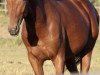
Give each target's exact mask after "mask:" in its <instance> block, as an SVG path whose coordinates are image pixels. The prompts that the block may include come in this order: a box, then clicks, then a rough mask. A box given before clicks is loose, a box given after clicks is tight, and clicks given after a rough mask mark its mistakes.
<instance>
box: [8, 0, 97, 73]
mask: <svg viewBox="0 0 100 75" xmlns="http://www.w3.org/2000/svg"><path fill="white" fill-rule="evenodd" d="M84 1H86V2H84ZM84 1H83V2H82V0H76V1H75V0H7V8H8V15H9V18H10V25H9V26H8V31H9V33H10V34H11V35H12V36H14V35H18V33H19V29H20V24H21V23H22V20H23V19H24V22H23V27H22V40H23V42H24V44H25V46H26V48H27V51H28V58H29V61H30V64H31V65H32V68H33V70H34V72H35V74H36V75H44V72H43V63H44V61H45V60H51V61H52V62H53V64H54V67H55V70H56V75H61V74H63V73H64V66H65V65H66V66H67V68H68V70H69V71H70V72H78V70H77V66H76V62H77V61H81V70H82V72H88V70H89V66H90V61H91V54H92V49H93V47H94V45H95V42H96V39H97V36H98V32H99V29H98V14H97V12H96V10H95V8H94V7H93V6H92V5H91V4H90V2H89V1H87V0H84Z"/></svg>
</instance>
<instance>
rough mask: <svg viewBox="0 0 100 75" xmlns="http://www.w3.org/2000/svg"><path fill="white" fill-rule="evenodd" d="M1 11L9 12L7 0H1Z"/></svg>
mask: <svg viewBox="0 0 100 75" xmlns="http://www.w3.org/2000/svg"><path fill="white" fill-rule="evenodd" d="M0 12H5V13H6V12H7V7H6V0H3V1H1V2H0Z"/></svg>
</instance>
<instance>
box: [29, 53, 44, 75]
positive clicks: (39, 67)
mask: <svg viewBox="0 0 100 75" xmlns="http://www.w3.org/2000/svg"><path fill="white" fill-rule="evenodd" d="M28 58H29V61H30V64H31V65H32V68H33V70H34V73H35V75H44V72H43V62H42V61H41V60H38V59H37V58H36V57H34V56H33V55H32V53H28Z"/></svg>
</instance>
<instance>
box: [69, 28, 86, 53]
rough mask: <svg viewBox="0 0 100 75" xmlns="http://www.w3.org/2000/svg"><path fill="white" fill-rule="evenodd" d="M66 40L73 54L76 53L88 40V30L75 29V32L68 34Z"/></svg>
mask: <svg viewBox="0 0 100 75" xmlns="http://www.w3.org/2000/svg"><path fill="white" fill-rule="evenodd" d="M68 41H69V46H70V49H71V51H72V52H73V53H74V54H77V53H78V52H80V51H81V50H83V48H84V46H85V45H86V43H87V41H88V31H87V33H86V32H80V31H77V30H76V32H73V33H70V35H68Z"/></svg>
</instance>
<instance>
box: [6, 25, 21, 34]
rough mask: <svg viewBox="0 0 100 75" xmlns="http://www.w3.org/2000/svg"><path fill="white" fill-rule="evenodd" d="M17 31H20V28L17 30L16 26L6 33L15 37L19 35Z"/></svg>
mask: <svg viewBox="0 0 100 75" xmlns="http://www.w3.org/2000/svg"><path fill="white" fill-rule="evenodd" d="M19 29H20V28H19V27H18V26H16V27H15V28H12V29H8V31H9V33H10V35H12V36H16V35H18V33H19Z"/></svg>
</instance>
